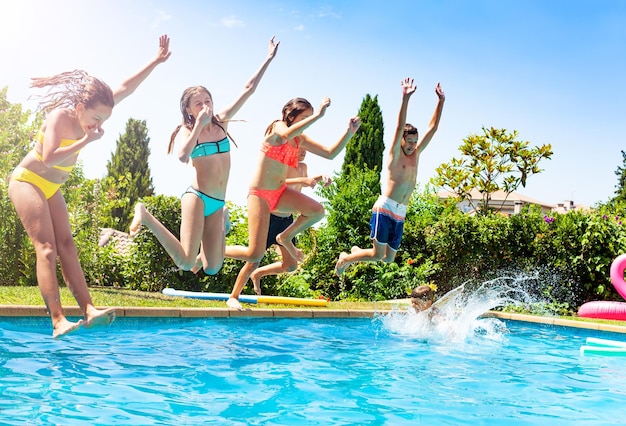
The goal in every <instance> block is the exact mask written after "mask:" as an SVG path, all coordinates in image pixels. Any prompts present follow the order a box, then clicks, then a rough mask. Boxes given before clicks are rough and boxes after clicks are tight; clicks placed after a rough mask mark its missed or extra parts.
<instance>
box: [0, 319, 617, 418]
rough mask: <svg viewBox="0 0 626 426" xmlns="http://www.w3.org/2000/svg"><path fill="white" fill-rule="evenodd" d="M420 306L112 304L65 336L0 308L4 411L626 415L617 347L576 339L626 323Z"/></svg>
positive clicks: (23, 414)
mask: <svg viewBox="0 0 626 426" xmlns="http://www.w3.org/2000/svg"><path fill="white" fill-rule="evenodd" d="M415 317H416V315H415V314H411V313H408V312H403V311H398V312H395V313H393V314H390V315H386V316H382V317H378V318H375V319H313V320H311V319H260V318H237V319H235V318H215V319H153V318H145V319H143V318H118V319H117V320H116V321H115V323H114V324H113V325H112V326H110V327H107V328H100V329H91V330H81V331H79V332H77V333H75V334H72V335H69V336H66V337H65V338H63V339H59V340H54V339H52V338H51V337H50V334H51V327H50V323H49V318H8V317H0V424H16V425H18V424H19V425H24V424H33V425H34V424H63V425H73V424H77V425H78V424H80V425H84V424H92V425H96V424H142V425H150V424H159V425H163V424H177V425H187V424H229V425H230V424H235V425H236V424H240V425H248V424H299V425H300V424H307V425H309V424H310V425H315V424H320V425H329V424H330V425H343V424H391V425H403V424H407V425H408V424H411V425H413V424H415V423H416V422H423V424H437V425H465V424H472V425H480V424H487V425H501V424H507V425H524V424H528V425H541V424H546V425H548V424H549V425H553V424H558V425H566V424H577V425H580V424H582V425H585V424H586V425H599V424H602V425H608V424H618V423H621V422H622V419H623V409H624V401H625V400H626V386H625V384H626V357H601V356H600V357H582V356H581V355H580V353H579V348H580V346H581V345H583V344H584V342H585V338H586V337H588V336H595V337H601V338H608V339H614V340H626V336H624V335H619V334H612V333H601V332H596V331H589V330H582V329H570V328H565V327H557V326H543V325H535V324H530V323H522V322H513V321H506V322H504V321H501V320H497V319H493V318H479V319H476V320H475V321H473V323H472V326H471V327H469V328H466V329H467V330H470V331H463V332H461V333H450V332H449V331H450V330H448V332H446V331H442V330H438V332H436V333H433V334H431V335H429V334H427V333H426V334H425V333H424V330H423V329H422V328H420V329H419V330H415V329H414V328H412V327H411V324H414V323H415V321H416V318H415ZM429 336H431V337H429ZM446 336H447V337H446Z"/></svg>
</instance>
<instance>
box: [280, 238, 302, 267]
mask: <svg viewBox="0 0 626 426" xmlns="http://www.w3.org/2000/svg"><path fill="white" fill-rule="evenodd" d="M276 242H277V243H278V244H280V245H281V246H283V247H284V248H285V250H287V251H288V252H289V254H290V255H291V256H292V257H293V258H294V259H296V262H298V263H300V262H302V260H303V259H304V255H303V254H302V251H300V250H299V249H298V248H297V247H296V246H294V245H293V242H292V241H291V240H286V241H285V238H284V237H283V234H278V235H276Z"/></svg>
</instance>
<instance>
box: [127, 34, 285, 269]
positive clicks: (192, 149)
mask: <svg viewBox="0 0 626 426" xmlns="http://www.w3.org/2000/svg"><path fill="white" fill-rule="evenodd" d="M279 44H280V42H276V43H275V42H274V38H273V37H272V39H271V40H270V43H269V48H268V54H267V58H266V59H265V61H264V62H263V64H262V65H261V67H260V68H259V69H258V70H257V71H256V72H255V73H254V75H253V76H252V77H251V78H250V81H248V83H247V84H246V85H245V87H244V90H243V92H242V93H241V94H240V95H239V97H238V98H237V99H236V100H235V101H234V102H233V103H232V104H231V105H229V106H228V107H227V108H225V109H224V110H222V111H221V112H220V113H219V114H216V115H214V114H213V112H214V105H213V98H212V96H211V94H210V93H209V91H208V90H207V89H206V88H204V87H202V86H194V87H189V88H187V89H186V90H185V91H184V93H183V96H182V98H181V101H180V109H181V113H182V115H183V122H182V124H181V125H179V126H178V127H177V128H176V130H175V131H174V133H173V134H172V137H171V139H170V145H169V148H168V153H170V152H172V150H173V148H174V144H175V142H176V141H178V143H179V144H180V149H179V151H178V159H179V160H180V161H182V162H183V163H187V162H188V161H189V160H191V163H192V165H193V166H194V168H195V169H196V173H195V177H194V180H193V182H192V183H191V185H190V186H189V187H188V188H187V190H186V191H185V193H184V194H183V196H182V199H181V215H182V216H181V224H180V241H179V240H178V239H177V238H176V237H175V236H174V234H172V233H171V232H170V231H169V230H168V229H167V228H166V227H165V226H164V225H163V224H162V223H161V222H159V221H158V220H157V219H156V218H155V217H154V216H153V215H152V214H151V213H150V212H148V210H146V208H145V206H144V205H143V204H141V203H138V204H137V205H136V206H135V217H134V219H133V222H132V223H131V226H130V235H131V236H134V235H136V234H137V233H138V232H139V230H140V228H141V225H144V226H146V227H147V228H148V229H150V231H152V233H153V234H154V235H155V236H156V238H157V239H158V240H159V242H160V243H161V244H162V245H163V247H164V248H165V250H166V251H167V253H168V254H169V255H170V257H171V258H172V259H173V260H174V263H175V264H176V266H177V267H179V268H180V269H182V270H185V271H189V270H192V271H196V270H198V269H200V265H201V266H202V268H203V269H204V272H206V273H207V274H210V275H214V274H217V273H218V272H219V271H220V269H221V268H222V264H223V263H224V247H225V226H226V223H225V222H226V212H225V208H224V199H225V195H226V186H227V184H228V176H229V173H230V142H231V141H230V139H229V137H228V122H229V120H231V119H232V117H233V116H234V115H235V114H236V113H237V112H238V111H239V110H240V109H241V107H242V106H243V105H244V104H245V102H246V101H247V100H248V99H249V98H250V96H252V94H253V93H254V91H255V90H256V88H257V86H258V85H259V82H260V81H261V78H262V77H263V74H264V73H265V71H266V69H267V67H268V66H269V64H270V62H271V61H272V59H274V57H275V56H276V52H277V50H278V45H279ZM198 253H199V255H198Z"/></svg>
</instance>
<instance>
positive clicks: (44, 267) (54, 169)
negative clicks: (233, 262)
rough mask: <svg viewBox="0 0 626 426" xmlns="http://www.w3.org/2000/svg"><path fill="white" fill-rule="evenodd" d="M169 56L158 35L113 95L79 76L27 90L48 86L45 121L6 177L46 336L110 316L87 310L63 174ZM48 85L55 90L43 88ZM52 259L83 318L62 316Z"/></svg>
mask: <svg viewBox="0 0 626 426" xmlns="http://www.w3.org/2000/svg"><path fill="white" fill-rule="evenodd" d="M169 56H170V52H169V38H168V37H167V36H165V35H164V36H161V37H160V39H159V50H158V53H157V55H156V57H155V58H154V59H153V60H152V61H150V62H149V63H148V65H146V66H145V67H144V68H143V69H142V70H141V71H139V72H138V73H137V74H135V75H133V76H132V77H130V78H129V79H127V80H126V81H125V82H124V83H122V85H121V86H120V87H119V88H118V89H117V90H115V91H112V90H111V88H110V87H109V86H108V85H107V84H106V83H104V82H102V81H101V80H99V79H97V78H95V77H92V76H90V75H88V74H87V73H86V72H84V71H73V72H66V73H62V74H59V75H55V76H52V77H46V78H35V79H33V83H32V87H35V88H49V91H48V93H49V94H48V95H45V96H43V97H42V100H41V102H40V104H39V108H40V110H41V111H42V112H43V113H44V114H46V118H45V121H44V123H43V125H42V127H41V130H40V131H39V133H38V134H37V137H36V143H35V146H34V148H33V150H32V151H30V152H29V153H28V154H27V155H26V157H24V159H23V160H22V161H21V162H20V164H19V165H18V166H17V167H16V168H15V170H14V172H13V174H12V175H11V178H10V181H9V197H10V199H11V202H12V203H13V205H14V206H15V209H16V211H17V214H18V216H19V217H20V220H21V221H22V224H23V225H24V228H25V229H26V232H27V233H28V236H29V237H30V239H31V241H32V242H33V246H34V247H35V252H36V255H37V282H38V284H39V289H40V291H41V295H42V296H43V299H44V301H45V303H46V306H47V308H48V311H49V312H50V316H51V318H52V326H53V333H52V335H53V337H58V336H61V335H64V334H66V333H69V332H71V331H73V330H75V329H77V328H78V327H80V326H81V324H84V325H85V327H89V326H94V325H104V324H110V323H111V322H112V321H113V320H114V319H115V309H113V308H109V309H97V308H96V307H95V306H94V305H93V302H92V300H91V296H90V294H89V289H88V288H87V282H86V281H85V276H84V274H83V271H82V268H81V266H80V263H79V261H78V253H77V250H76V246H75V244H74V240H73V238H72V230H71V228H70V221H69V215H68V212H67V206H66V204H65V199H64V198H63V194H62V193H61V191H60V190H59V188H60V187H61V185H63V183H64V182H65V181H66V180H67V178H68V177H69V175H70V172H71V171H72V168H73V167H74V165H75V164H76V160H77V158H78V153H79V152H80V150H81V149H83V148H84V147H85V146H87V145H88V144H89V143H91V142H94V141H97V140H99V139H100V138H102V136H103V135H104V131H103V130H102V123H103V122H104V121H105V120H107V119H108V118H109V116H110V115H111V112H112V110H113V106H114V105H117V104H118V103H119V102H120V101H121V100H122V99H124V98H126V97H127V96H128V95H130V94H131V93H133V92H134V91H135V89H137V87H138V86H139V85H140V84H141V82H143V81H144V80H145V79H146V77H148V75H149V74H150V73H151V72H152V70H153V69H154V68H155V67H156V66H157V65H158V64H160V63H162V62H164V61H166V60H167V59H168V58H169ZM55 88H57V89H58V90H56V91H55V90H50V89H55ZM57 257H58V258H59V260H60V262H61V268H62V270H63V276H64V278H65V281H66V283H67V286H68V288H69V289H70V290H71V291H72V294H73V295H74V297H75V299H76V301H77V302H78V305H79V306H80V308H81V310H82V311H83V314H84V320H80V321H78V322H71V321H69V320H68V319H67V318H66V317H65V314H64V312H63V307H62V306H61V300H60V296H59V282H58V280H57V274H56V260H57Z"/></svg>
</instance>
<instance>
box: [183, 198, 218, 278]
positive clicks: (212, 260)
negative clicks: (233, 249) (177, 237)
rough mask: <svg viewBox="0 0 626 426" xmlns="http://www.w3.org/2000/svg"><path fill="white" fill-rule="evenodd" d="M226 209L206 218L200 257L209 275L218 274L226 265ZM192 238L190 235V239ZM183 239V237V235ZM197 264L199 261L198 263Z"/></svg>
mask: <svg viewBox="0 0 626 426" xmlns="http://www.w3.org/2000/svg"><path fill="white" fill-rule="evenodd" d="M225 211H227V210H225V209H219V210H218V211H216V212H214V213H213V214H211V215H209V216H207V217H205V218H204V232H203V235H202V244H201V245H200V257H201V259H202V265H203V269H204V272H205V273H207V274H209V275H215V274H217V273H218V272H219V271H220V269H222V265H223V264H224V251H225V249H226V234H225V231H224V220H225V218H224V214H225ZM191 237H192V236H191V235H189V237H188V238H191ZM181 238H182V235H181ZM196 264H197V261H196Z"/></svg>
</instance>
